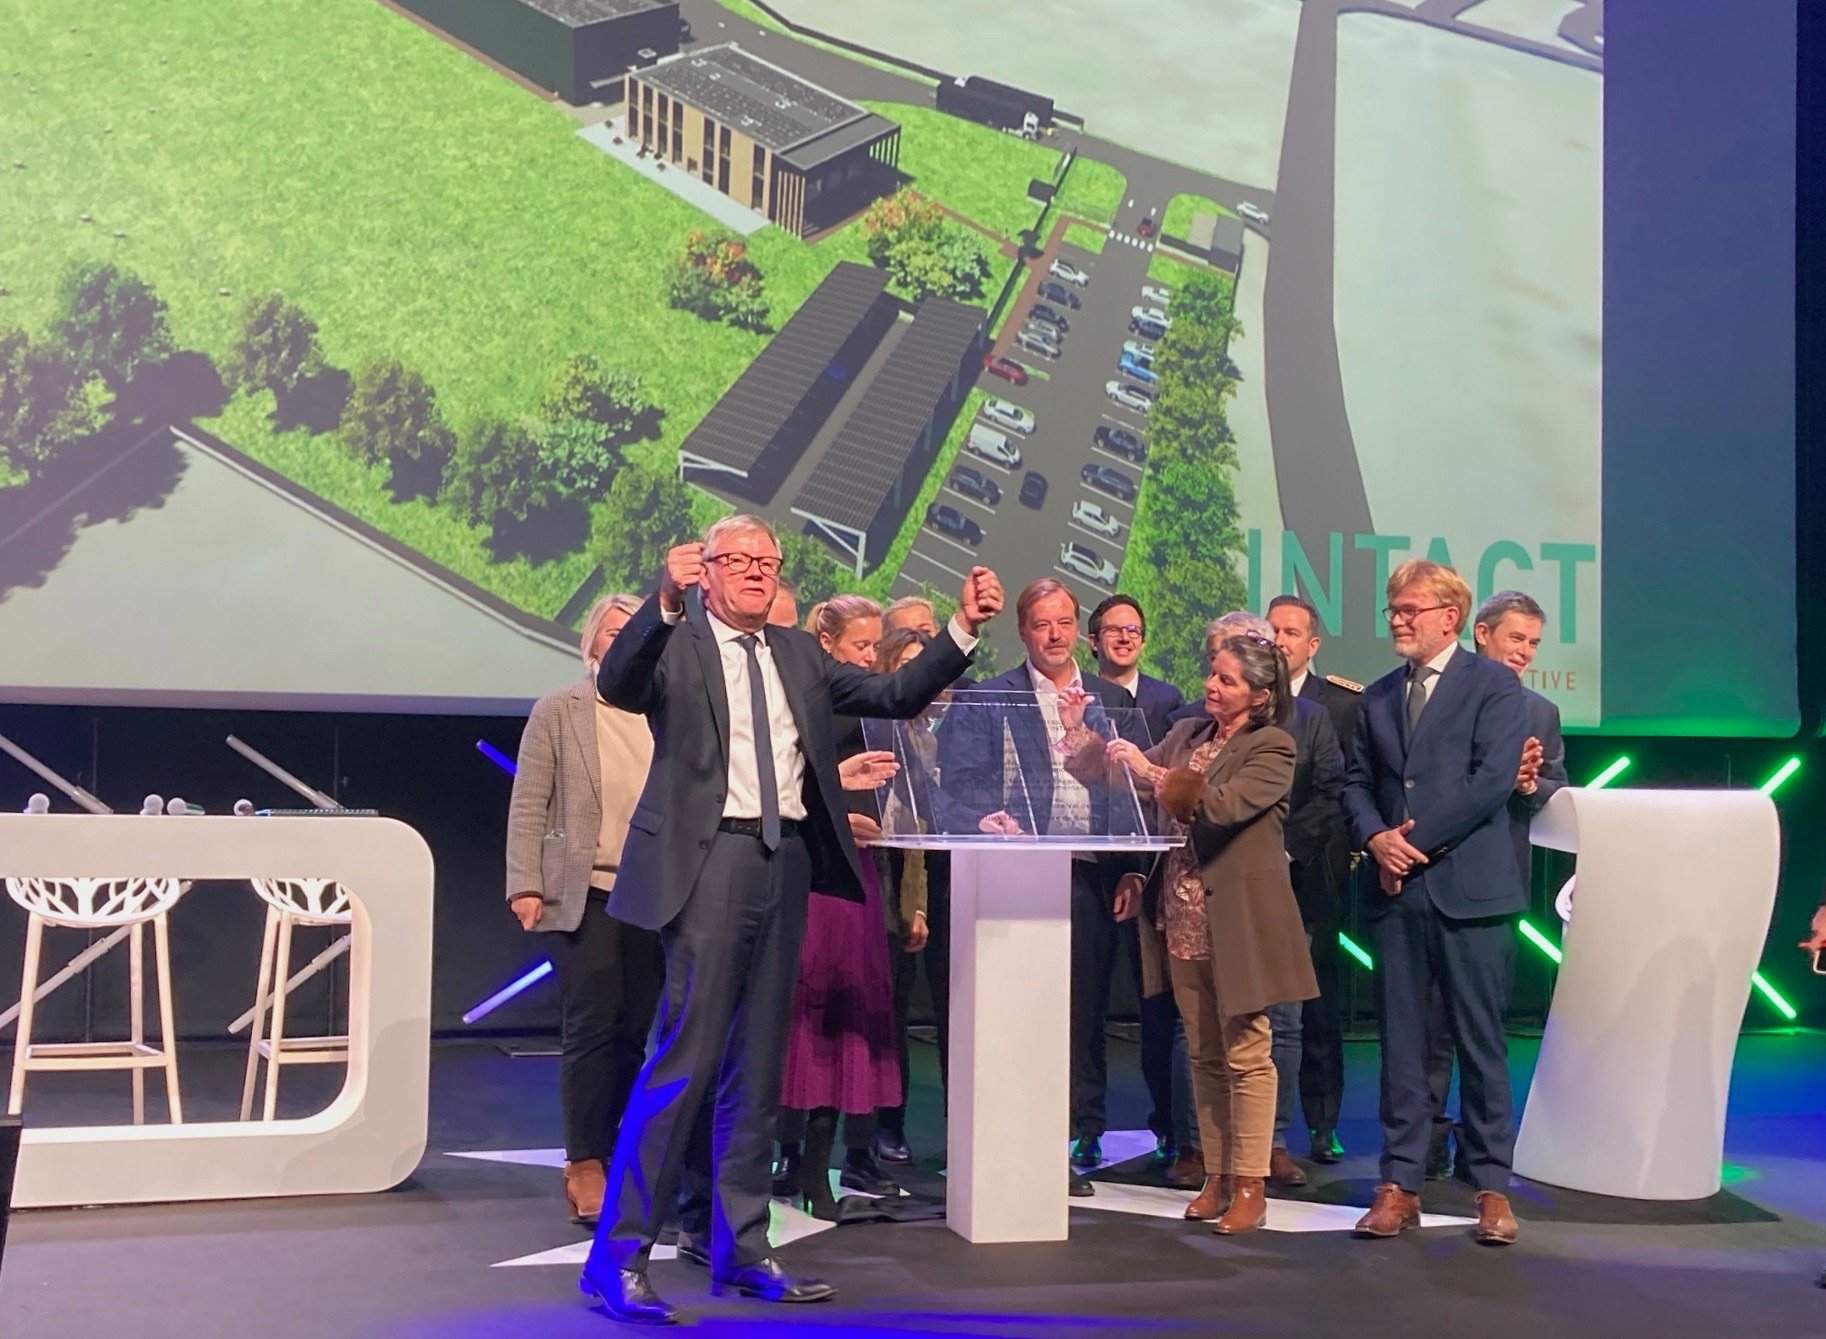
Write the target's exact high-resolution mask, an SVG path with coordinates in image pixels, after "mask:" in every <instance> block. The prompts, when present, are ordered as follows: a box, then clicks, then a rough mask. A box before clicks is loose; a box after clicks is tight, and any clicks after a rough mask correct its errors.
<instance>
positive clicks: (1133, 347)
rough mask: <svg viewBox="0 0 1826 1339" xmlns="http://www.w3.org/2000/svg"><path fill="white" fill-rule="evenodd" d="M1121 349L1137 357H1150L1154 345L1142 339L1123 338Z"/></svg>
mask: <svg viewBox="0 0 1826 1339" xmlns="http://www.w3.org/2000/svg"><path fill="white" fill-rule="evenodd" d="M1122 351H1123V352H1124V353H1132V354H1134V355H1135V356H1136V357H1137V358H1150V359H1151V358H1152V357H1153V356H1154V346H1153V345H1152V344H1150V343H1148V342H1147V341H1146V340H1142V339H1125V340H1123V341H1122Z"/></svg>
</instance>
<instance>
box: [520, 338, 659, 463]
mask: <svg viewBox="0 0 1826 1339" xmlns="http://www.w3.org/2000/svg"><path fill="white" fill-rule="evenodd" d="M652 409H653V406H652V405H651V404H649V403H648V402H647V398H646V396H645V394H644V393H643V389H642V386H641V381H640V378H639V377H637V376H635V375H633V374H632V373H629V372H621V371H617V370H613V369H610V368H605V367H604V366H603V365H602V364H601V362H599V361H598V360H597V358H596V357H595V355H594V354H588V353H579V354H574V355H572V356H571V357H569V358H567V359H565V360H564V365H563V366H562V367H560V368H559V369H558V375H557V376H555V377H554V378H553V379H552V384H551V388H550V389H549V390H548V391H546V393H545V401H544V403H543V404H542V405H541V406H540V409H539V417H540V418H542V419H544V420H545V421H546V422H547V423H562V422H564V421H566V420H567V419H577V420H582V421H583V422H586V423H595V424H598V425H600V426H601V428H602V429H603V433H602V436H603V440H604V441H607V442H610V443H612V444H615V445H620V444H622V443H624V442H626V441H627V440H629V439H630V438H631V437H633V435H634V434H635V432H636V431H637V430H638V428H639V423H640V420H641V419H642V418H643V417H645V416H646V415H647V414H649V413H651V412H652Z"/></svg>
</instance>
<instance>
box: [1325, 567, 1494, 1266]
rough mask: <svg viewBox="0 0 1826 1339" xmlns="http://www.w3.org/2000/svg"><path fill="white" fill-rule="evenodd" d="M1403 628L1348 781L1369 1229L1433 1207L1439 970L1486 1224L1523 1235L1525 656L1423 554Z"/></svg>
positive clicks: (1403, 574)
mask: <svg viewBox="0 0 1826 1339" xmlns="http://www.w3.org/2000/svg"><path fill="white" fill-rule="evenodd" d="M1388 601H1389V603H1388V608H1387V610H1386V611H1385V612H1386V613H1387V615H1388V620H1389V631H1390V637H1391V639H1392V640H1393V642H1394V646H1395V650H1396V652H1397V653H1398V654H1399V655H1400V656H1401V657H1402V659H1403V660H1405V661H1406V662H1407V663H1406V664H1405V665H1404V666H1402V667H1401V668H1400V669H1397V670H1395V671H1394V672H1392V673H1389V674H1385V675H1384V676H1383V677H1382V678H1380V679H1378V680H1376V682H1375V683H1373V684H1371V685H1370V686H1369V688H1368V689H1366V690H1365V691H1364V694H1363V706H1362V710H1361V711H1360V712H1359V713H1358V716H1357V740H1356V747H1355V749H1354V750H1353V757H1352V760H1351V763H1350V768H1349V773H1348V776H1347V779H1346V783H1345V791H1344V803H1345V809H1346V812H1347V814H1348V815H1349V818H1350V823H1351V829H1352V834H1353V836H1354V837H1355V838H1356V841H1357V842H1358V844H1360V845H1361V846H1362V847H1363V849H1364V850H1365V851H1366V852H1367V853H1368V855H1369V857H1370V858H1371V859H1373V860H1374V861H1375V862H1376V865H1377V869H1378V884H1379V885H1380V893H1379V894H1376V893H1372V894H1370V896H1371V897H1372V898H1373V899H1374V901H1373V904H1372V908H1373V909H1372V910H1371V912H1370V916H1369V923H1370V927H1371V931H1372V936H1373V938H1374V940H1375V942H1376V946H1377V950H1378V952H1377V957H1378V959H1379V963H1378V966H1379V968H1380V970H1379V971H1378V972H1377V973H1376V984H1377V995H1378V1003H1379V1005H1380V1010H1381V1033H1382V1101H1381V1118H1382V1162H1381V1177H1382V1179H1381V1184H1380V1185H1378V1186H1377V1187H1376V1200H1375V1203H1374V1204H1373V1205H1372V1206H1371V1207H1370V1210H1369V1212H1368V1213H1366V1214H1364V1216H1363V1217H1362V1218H1361V1219H1359V1220H1358V1222H1357V1227H1356V1231H1357V1235H1359V1236H1363V1237H1392V1236H1395V1235H1397V1234H1399V1233H1400V1232H1402V1231H1404V1230H1406V1229H1408V1228H1411V1227H1417V1226H1419V1223H1420V1187H1421V1184H1422V1182H1423V1180H1424V1178H1425V1174H1426V1151H1427V1137H1428V1132H1429V1128H1430V1126H1431V1123H1432V1114H1433V1107H1432V1098H1431V1095H1430V1093H1429V1091H1428V1088H1427V1066H1426V1052H1427V1025H1426V1024H1427V1002H1428V998H1429V995H1430V993H1431V991H1432V989H1433V985H1434V983H1435V982H1437V983H1438V985H1439V988H1440V990H1441V992H1442V994H1443V995H1444V997H1445V1004H1446V1012H1447V1015H1448V1017H1449V1018H1450V1019H1451V1025H1452V1032H1453V1035H1454V1036H1455V1037H1456V1039H1457V1042H1458V1053H1459V1063H1460V1065H1461V1067H1462V1069H1461V1072H1462V1075H1463V1083H1462V1090H1463V1091H1462V1102H1461V1105H1462V1109H1463V1118H1464V1119H1463V1130H1464V1140H1465V1146H1466V1150H1467V1153H1468V1159H1467V1161H1468V1164H1469V1172H1470V1176H1471V1180H1472V1184H1473V1185H1474V1186H1476V1188H1477V1191H1478V1194H1477V1205H1478V1219H1477V1227H1476V1229H1475V1236H1476V1239H1477V1240H1478V1241H1479V1242H1483V1243H1485V1244H1488V1245H1507V1244H1508V1243H1510V1242H1513V1241H1514V1240H1515V1238H1516V1232H1517V1229H1516V1222H1515V1215H1514V1213H1513V1212H1512V1211H1511V1209H1510V1205H1509V1195H1508V1190H1509V1173H1510V1164H1511V1161H1512V1158H1513V1154H1514V1149H1515V1124H1514V1114H1513V1110H1512V1106H1511V1101H1510V1092H1509V1070H1508V1051H1509V1046H1508V1038H1507V1036H1506V1035H1505V1034H1504V1031H1503V1013H1504V1010H1505V1008H1506V1007H1507V1005H1508V997H1509V985H1510V978H1511V975H1512V973H1513V971H1514V964H1515V924H1514V921H1515V917H1516V915H1517V914H1518V913H1520V912H1521V911H1522V910H1523V908H1524V907H1525V906H1526V905H1527V890H1526V889H1525V888H1524V887H1523V885H1522V878H1521V874H1520V871H1519V870H1518V869H1517V868H1516V863H1515V845H1514V835H1513V833H1512V831H1511V828H1510V817H1509V797H1510V795H1511V793H1512V792H1513V791H1514V790H1515V785H1516V778H1517V776H1518V774H1519V773H1520V771H1521V766H1522V746H1523V744H1524V743H1525V742H1526V740H1527V738H1528V718H1527V709H1526V706H1525V705H1524V703H1525V699H1524V698H1523V695H1522V685H1521V681H1520V680H1519V679H1517V678H1516V676H1515V673H1514V671H1512V670H1510V669H1508V668H1507V667H1505V666H1503V665H1501V664H1499V663H1498V662H1496V661H1494V660H1487V659H1485V658H1484V657H1482V656H1479V655H1474V654H1472V653H1471V652H1469V651H1466V650H1464V649H1463V648H1462V647H1460V646H1459V644H1458V639H1459V636H1460V634H1461V633H1462V632H1463V630H1464V627H1465V623H1466V621H1467V619H1468V618H1469V616H1470V613H1471V590H1470V587H1468V586H1467V585H1466V584H1465V582H1464V579H1463V578H1462V577H1460V576H1459V575H1458V573H1456V572H1454V571H1453V570H1452V569H1451V568H1449V567H1443V566H1441V565H1440V564H1438V563H1434V562H1430V561H1428V560H1427V559H1424V558H1416V559H1413V560H1411V561H1409V562H1405V563H1403V564H1401V566H1400V567H1398V568H1396V569H1395V571H1394V572H1393V573H1392V574H1391V575H1390V576H1389V580H1388Z"/></svg>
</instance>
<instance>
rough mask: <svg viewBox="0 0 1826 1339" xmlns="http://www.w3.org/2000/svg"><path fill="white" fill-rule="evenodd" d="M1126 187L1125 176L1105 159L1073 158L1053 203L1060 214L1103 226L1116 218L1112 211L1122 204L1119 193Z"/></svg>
mask: <svg viewBox="0 0 1826 1339" xmlns="http://www.w3.org/2000/svg"><path fill="white" fill-rule="evenodd" d="M1128 189H1129V179H1128V178H1127V177H1125V176H1123V175H1122V173H1120V172H1118V171H1117V170H1116V169H1115V168H1113V167H1111V166H1110V165H1109V164H1108V163H1099V162H1097V161H1095V160H1094V159H1090V158H1074V159H1073V160H1072V165H1071V167H1070V168H1068V169H1067V170H1066V173H1065V184H1064V185H1063V186H1061V187H1060V188H1059V194H1058V197H1057V199H1056V200H1055V201H1054V203H1055V205H1056V206H1057V208H1058V210H1059V212H1060V213H1062V214H1070V215H1072V216H1074V217H1076V218H1081V219H1083V220H1085V221H1086V222H1087V223H1101V224H1102V225H1103V226H1104V227H1106V228H1107V227H1108V226H1109V225H1110V224H1112V223H1114V222H1115V221H1116V211H1117V210H1118V209H1120V208H1122V197H1123V196H1124V195H1126V194H1127V193H1128Z"/></svg>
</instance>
